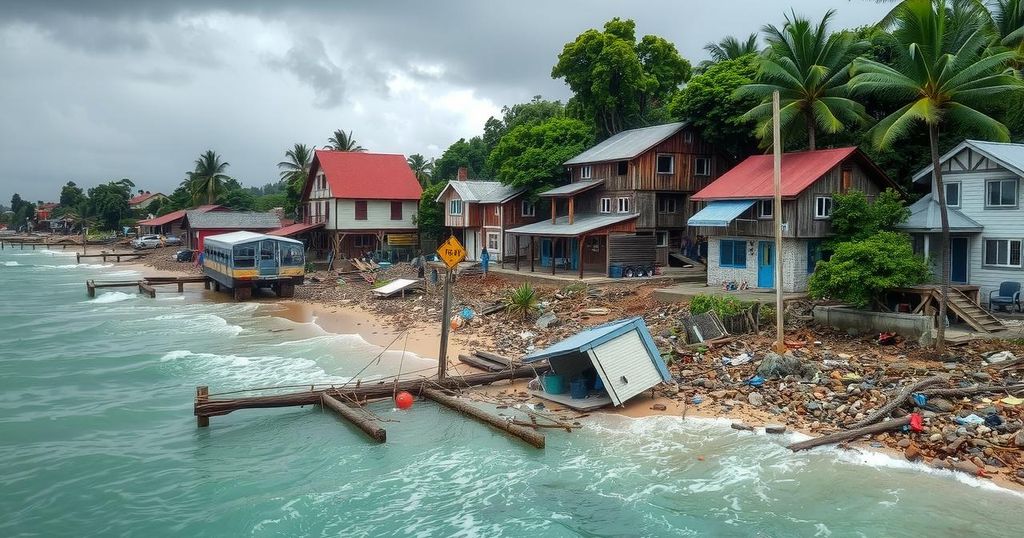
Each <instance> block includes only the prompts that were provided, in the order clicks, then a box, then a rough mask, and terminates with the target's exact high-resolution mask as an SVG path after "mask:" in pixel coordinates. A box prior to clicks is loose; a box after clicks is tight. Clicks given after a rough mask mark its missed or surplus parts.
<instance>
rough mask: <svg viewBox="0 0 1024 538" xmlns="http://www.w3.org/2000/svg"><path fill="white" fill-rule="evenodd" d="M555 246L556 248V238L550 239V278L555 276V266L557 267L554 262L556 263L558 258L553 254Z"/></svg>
mask: <svg viewBox="0 0 1024 538" xmlns="http://www.w3.org/2000/svg"><path fill="white" fill-rule="evenodd" d="M557 246H558V238H557V237H552V238H551V276H554V275H555V265H557V264H556V263H555V262H556V260H558V258H557V257H556V256H555V252H556V250H557V249H556V247H557Z"/></svg>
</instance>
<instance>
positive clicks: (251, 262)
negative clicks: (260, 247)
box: [235, 246, 256, 267]
mask: <svg viewBox="0 0 1024 538" xmlns="http://www.w3.org/2000/svg"><path fill="white" fill-rule="evenodd" d="M235 267H256V249H255V248H253V247H252V246H237V247H235Z"/></svg>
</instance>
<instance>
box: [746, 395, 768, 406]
mask: <svg viewBox="0 0 1024 538" xmlns="http://www.w3.org/2000/svg"><path fill="white" fill-rule="evenodd" d="M747 403H749V404H750V405H752V406H754V407H761V406H762V405H764V396H762V395H761V393H760V392H751V393H750V394H748V395H747Z"/></svg>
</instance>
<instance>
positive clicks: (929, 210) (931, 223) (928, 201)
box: [896, 193, 985, 232]
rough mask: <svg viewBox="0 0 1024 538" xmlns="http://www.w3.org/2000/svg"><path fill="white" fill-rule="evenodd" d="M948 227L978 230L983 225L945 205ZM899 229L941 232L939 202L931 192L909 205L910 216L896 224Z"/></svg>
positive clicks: (954, 229)
mask: <svg viewBox="0 0 1024 538" xmlns="http://www.w3.org/2000/svg"><path fill="white" fill-rule="evenodd" d="M946 216H947V217H948V218H949V229H950V231H954V232H980V231H982V230H983V229H984V228H985V227H984V226H982V225H981V224H979V223H978V222H977V221H975V220H974V219H972V218H970V217H968V216H967V215H964V214H963V213H961V212H960V211H959V210H958V209H955V208H952V207H947V208H946ZM896 227H897V228H899V229H900V230H904V231H908V232H941V231H942V221H941V217H940V216H939V202H938V200H936V199H935V198H934V197H933V196H932V194H931V193H928V194H926V195H924V196H923V197H922V198H921V199H920V200H918V201H916V202H914V203H913V204H911V206H910V218H908V219H907V220H906V222H903V223H900V224H897V225H896Z"/></svg>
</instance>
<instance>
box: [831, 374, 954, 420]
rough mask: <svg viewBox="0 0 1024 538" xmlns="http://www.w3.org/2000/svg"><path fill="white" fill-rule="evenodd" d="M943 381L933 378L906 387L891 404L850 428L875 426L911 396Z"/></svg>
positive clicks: (937, 377)
mask: <svg viewBox="0 0 1024 538" xmlns="http://www.w3.org/2000/svg"><path fill="white" fill-rule="evenodd" d="M943 381H945V379H943V378H941V377H939V376H933V377H926V378H924V379H922V380H920V381H918V382H917V383H914V384H913V385H909V386H907V387H905V388H904V389H903V390H902V391H901V392H900V393H899V394H898V395H897V396H896V397H895V398H893V399H892V400H889V403H887V404H885V405H883V406H882V407H880V408H878V409H877V410H875V412H874V413H871V414H870V415H868V416H866V417H864V420H861V421H860V422H856V423H854V424H853V425H852V426H850V427H851V428H861V427H863V426H867V425H868V424H874V423H875V422H878V421H879V420H882V419H883V418H885V417H887V416H889V414H890V413H892V412H893V411H895V410H896V408H897V407H899V406H901V405H903V402H905V401H906V400H907V399H908V398H910V396H911V395H913V394H914V393H915V392H921V389H923V388H924V387H927V386H929V385H934V384H936V383H942V382H943Z"/></svg>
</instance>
